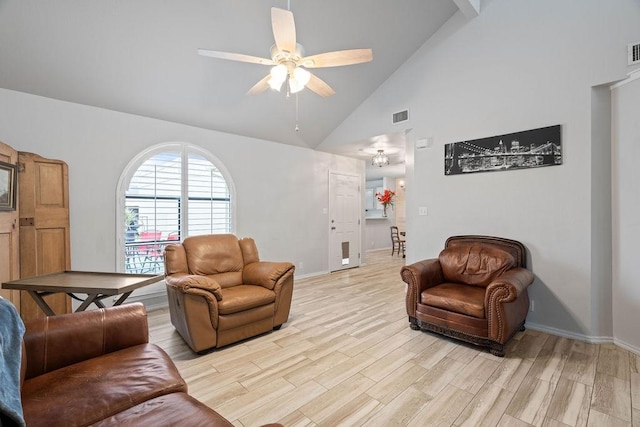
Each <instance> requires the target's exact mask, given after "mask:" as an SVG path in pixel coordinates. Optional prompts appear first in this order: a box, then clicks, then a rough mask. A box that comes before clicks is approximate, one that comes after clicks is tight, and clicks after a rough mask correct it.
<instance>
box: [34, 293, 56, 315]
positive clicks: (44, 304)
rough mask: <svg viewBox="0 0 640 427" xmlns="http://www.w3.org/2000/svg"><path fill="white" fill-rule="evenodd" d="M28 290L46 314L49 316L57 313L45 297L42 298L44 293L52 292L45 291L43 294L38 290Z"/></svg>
mask: <svg viewBox="0 0 640 427" xmlns="http://www.w3.org/2000/svg"><path fill="white" fill-rule="evenodd" d="M27 292H29V295H31V298H33V300H34V301H35V302H36V304H38V307H40V309H41V310H42V311H43V312H44V314H46V315H47V316H55V315H56V313H54V312H53V310H52V309H51V307H50V306H49V304H47V302H46V301H45V300H44V298H42V295H45V296H46V295H50V294H51V292H43V293H42V294H41V293H38V292H36V291H27Z"/></svg>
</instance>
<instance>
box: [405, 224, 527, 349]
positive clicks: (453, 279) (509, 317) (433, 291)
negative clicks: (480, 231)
mask: <svg viewBox="0 0 640 427" xmlns="http://www.w3.org/2000/svg"><path fill="white" fill-rule="evenodd" d="M400 274H401V277H402V280H404V281H405V282H406V283H407V285H408V287H407V296H406V305H407V314H408V315H409V326H410V327H411V329H414V330H420V329H422V330H425V331H431V332H436V333H439V334H442V335H446V336H449V337H452V338H457V339H461V340H464V341H467V342H470V343H473V344H476V345H481V346H486V347H489V349H490V351H491V353H492V354H494V355H496V356H504V354H505V351H504V348H505V344H506V343H507V341H508V340H509V339H510V338H511V337H512V336H513V335H514V334H515V333H516V332H517V331H518V330H524V322H525V319H526V317H527V311H528V309H529V295H528V293H527V287H528V286H529V285H531V283H533V273H532V272H531V271H530V270H527V269H526V249H525V247H524V245H522V243H520V242H518V241H515V240H510V239H504V238H500V237H491V236H454V237H450V238H449V239H447V241H446V243H445V249H444V250H443V251H442V252H440V255H439V256H438V258H437V259H429V260H424V261H419V262H417V263H415V264H412V265H408V266H405V267H403V268H402V269H401V272H400Z"/></svg>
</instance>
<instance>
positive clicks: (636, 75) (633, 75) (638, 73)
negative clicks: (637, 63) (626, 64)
mask: <svg viewBox="0 0 640 427" xmlns="http://www.w3.org/2000/svg"><path fill="white" fill-rule="evenodd" d="M627 76H628V77H627V78H626V79H624V80H620V81H619V82H618V83H615V84H613V85H611V87H610V88H609V89H611V90H613V89H618V88H619V87H622V86H624V85H626V84H627V83H631V82H632V81H634V80H637V79H640V68H637V69H635V70H633V71H631V72H629V73H627Z"/></svg>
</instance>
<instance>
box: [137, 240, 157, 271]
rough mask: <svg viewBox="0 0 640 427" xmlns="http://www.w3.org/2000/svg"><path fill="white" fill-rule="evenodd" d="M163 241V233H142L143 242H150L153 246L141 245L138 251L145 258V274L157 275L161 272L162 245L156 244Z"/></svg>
mask: <svg viewBox="0 0 640 427" xmlns="http://www.w3.org/2000/svg"><path fill="white" fill-rule="evenodd" d="M161 239H162V232H161V231H155V230H153V231H142V232H141V233H140V241H141V242H145V243H146V242H149V243H152V244H145V245H140V246H139V247H138V251H139V253H140V255H142V256H144V261H143V264H142V270H143V271H144V272H150V273H155V272H156V271H159V269H160V266H161V265H162V251H163V247H162V244H159V243H156V242H159V241H160V240H161Z"/></svg>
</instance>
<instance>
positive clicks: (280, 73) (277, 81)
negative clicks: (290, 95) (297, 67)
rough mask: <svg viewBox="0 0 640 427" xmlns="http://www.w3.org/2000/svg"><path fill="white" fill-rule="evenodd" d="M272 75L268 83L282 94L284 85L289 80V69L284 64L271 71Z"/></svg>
mask: <svg viewBox="0 0 640 427" xmlns="http://www.w3.org/2000/svg"><path fill="white" fill-rule="evenodd" d="M270 74H271V78H270V79H269V81H268V82H267V83H269V87H271V89H275V90H277V91H278V92H280V89H281V88H282V84H283V83H284V81H285V80H286V79H287V67H285V66H284V65H283V64H279V65H276V66H275V67H273V68H272V69H271V72H270Z"/></svg>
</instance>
